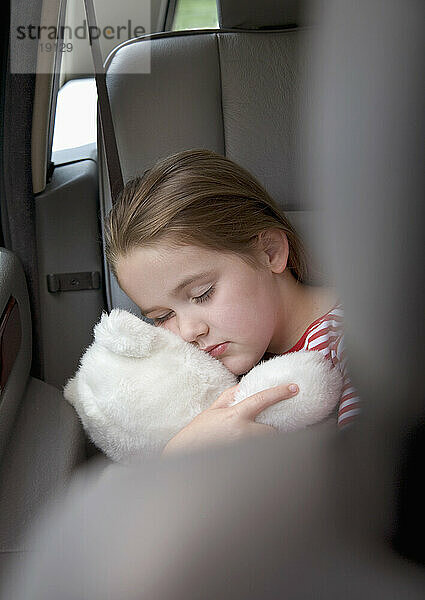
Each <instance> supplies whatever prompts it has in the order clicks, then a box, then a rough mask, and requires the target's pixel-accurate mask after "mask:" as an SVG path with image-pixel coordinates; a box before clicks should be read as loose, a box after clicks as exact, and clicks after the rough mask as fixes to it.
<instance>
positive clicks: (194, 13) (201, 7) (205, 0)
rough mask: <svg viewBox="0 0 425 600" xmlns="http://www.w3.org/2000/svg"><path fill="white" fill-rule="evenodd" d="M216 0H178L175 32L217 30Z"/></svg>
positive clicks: (174, 22)
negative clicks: (183, 30)
mask: <svg viewBox="0 0 425 600" xmlns="http://www.w3.org/2000/svg"><path fill="white" fill-rule="evenodd" d="M217 28H218V16H217V2H216V0H178V1H177V6H176V12H175V14H174V21H173V27H172V29H173V31H180V30H182V29H217Z"/></svg>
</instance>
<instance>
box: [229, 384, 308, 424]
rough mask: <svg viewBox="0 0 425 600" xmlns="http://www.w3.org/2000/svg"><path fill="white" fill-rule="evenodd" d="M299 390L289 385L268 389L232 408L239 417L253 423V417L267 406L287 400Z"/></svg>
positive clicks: (294, 385) (295, 386) (293, 385)
mask: <svg viewBox="0 0 425 600" xmlns="http://www.w3.org/2000/svg"><path fill="white" fill-rule="evenodd" d="M298 391H299V388H298V386H297V385H296V384H294V383H290V384H289V385H288V384H286V383H285V384H283V385H278V386H276V387H273V388H268V389H267V390H263V391H262V392H257V393H256V394H253V395H252V396H249V397H248V398H245V400H242V402H239V404H235V405H234V406H232V408H234V409H235V410H236V411H237V412H238V413H239V415H240V416H241V417H243V418H244V419H249V420H251V421H253V420H254V419H255V417H256V416H257V415H258V414H259V413H260V412H261V411H263V410H264V409H265V408H267V407H268V406H272V405H273V404H276V403H277V402H280V401H281V400H288V398H292V396H296V394H298Z"/></svg>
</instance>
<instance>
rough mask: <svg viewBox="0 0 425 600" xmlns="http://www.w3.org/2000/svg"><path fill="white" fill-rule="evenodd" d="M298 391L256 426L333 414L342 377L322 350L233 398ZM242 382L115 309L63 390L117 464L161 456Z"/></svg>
mask: <svg viewBox="0 0 425 600" xmlns="http://www.w3.org/2000/svg"><path fill="white" fill-rule="evenodd" d="M290 382H295V383H297V384H298V385H299V387H300V392H299V393H298V395H297V396H295V397H294V398H291V399H290V400H285V401H283V402H280V403H279V404H277V405H274V406H271V407H269V408H267V409H266V410H265V411H263V412H262V413H261V414H260V415H259V416H258V417H257V419H256V420H257V421H258V422H262V423H265V424H269V425H273V426H275V427H276V428H277V429H279V430H281V431H290V430H293V429H298V428H300V427H305V426H307V425H311V424H313V423H316V422H318V421H321V420H322V419H324V418H325V417H327V416H328V415H329V414H330V412H331V411H332V409H333V408H334V407H335V405H336V403H337V402H338V399H339V397H340V392H341V377H340V375H339V373H338V371H337V369H333V368H332V367H331V365H330V361H328V360H327V359H326V358H324V357H323V356H322V355H320V354H319V353H318V352H296V353H293V354H289V355H284V356H279V357H276V358H273V359H271V360H269V361H267V362H264V363H261V364H260V365H257V366H256V367H254V368H253V369H252V370H251V371H250V372H249V373H248V374H247V375H245V376H244V377H243V378H242V380H241V382H240V384H239V386H238V390H237V393H236V395H235V402H234V403H237V402H240V401H242V400H243V399H244V398H246V397H248V396H250V395H252V394H253V393H255V392H257V391H260V390H263V389H266V388H268V387H273V386H275V385H278V384H279V383H290ZM235 383H237V379H236V377H235V376H234V375H233V374H232V373H231V372H230V371H228V369H226V368H225V367H224V365H222V364H221V362H219V361H218V360H217V359H215V358H212V357H211V356H210V355H209V354H207V353H205V352H202V351H201V350H199V349H197V348H195V347H194V346H193V345H191V344H189V343H187V342H184V341H183V340H182V339H181V338H179V337H178V336H176V335H174V334H173V333H171V332H169V331H167V330H166V329H164V328H161V327H154V326H153V325H150V324H148V323H146V322H144V321H143V320H142V319H139V318H138V317H136V316H135V315H133V314H131V313H129V312H126V311H124V310H120V309H114V310H112V311H111V313H110V315H107V314H106V313H104V314H103V315H102V318H101V320H100V322H99V323H98V324H97V325H96V326H95V328H94V341H93V343H92V345H91V346H90V347H89V348H88V349H87V350H86V352H85V354H84V355H83V357H82V358H81V361H80V366H79V369H78V371H77V373H76V374H75V376H74V377H73V378H72V379H70V380H69V381H68V383H67V385H66V386H65V389H64V394H65V397H66V399H67V400H68V401H69V402H70V403H71V404H72V405H73V406H74V407H75V409H76V411H77V413H78V415H79V416H80V418H81V421H82V423H83V426H84V428H85V430H86V431H87V433H88V435H89V436H90V438H91V439H92V441H93V442H94V443H95V444H96V445H97V446H98V447H99V448H100V449H101V450H103V451H104V452H105V454H106V455H107V456H109V457H110V458H111V459H112V460H116V461H124V462H125V461H128V460H132V459H134V457H137V456H140V455H143V456H146V455H149V454H154V453H157V452H160V451H161V450H162V448H163V447H164V446H165V444H166V443H167V442H168V441H169V440H170V439H171V438H172V437H173V436H174V435H175V434H176V433H177V432H178V431H180V430H181V429H182V428H183V427H184V426H185V425H187V424H188V423H189V422H190V421H191V420H192V419H193V418H194V417H195V416H196V415H197V414H199V413H200V412H202V411H203V410H205V409H206V408H207V407H208V406H210V405H211V403H212V402H213V401H214V400H215V399H216V398H217V397H218V396H219V395H220V394H221V392H223V391H224V390H225V389H227V388H229V387H231V386H232V385H235Z"/></svg>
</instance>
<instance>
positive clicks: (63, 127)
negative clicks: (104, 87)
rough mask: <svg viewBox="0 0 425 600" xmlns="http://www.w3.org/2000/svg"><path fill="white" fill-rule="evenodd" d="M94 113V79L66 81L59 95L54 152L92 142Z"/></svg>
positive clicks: (95, 94) (94, 132) (95, 95)
mask: <svg viewBox="0 0 425 600" xmlns="http://www.w3.org/2000/svg"><path fill="white" fill-rule="evenodd" d="M96 114H97V92H96V83H95V80H94V78H87V79H72V80H71V81H68V82H67V83H66V84H65V85H64V86H63V87H62V88H61V89H60V90H59V93H58V100H57V105H56V118H55V128H54V135H53V152H56V151H57V150H64V149H65V148H75V147H77V146H84V145H85V144H91V143H93V142H95V141H96Z"/></svg>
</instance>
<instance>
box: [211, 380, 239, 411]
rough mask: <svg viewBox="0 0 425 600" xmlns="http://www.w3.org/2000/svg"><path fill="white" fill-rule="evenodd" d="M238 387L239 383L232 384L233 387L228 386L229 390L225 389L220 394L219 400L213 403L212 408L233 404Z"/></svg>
mask: <svg viewBox="0 0 425 600" xmlns="http://www.w3.org/2000/svg"><path fill="white" fill-rule="evenodd" d="M237 387H238V384H236V385H234V386H232V387H231V388H228V389H227V390H224V392H222V393H221V394H220V396H219V397H218V398H217V400H215V401H214V402H213V403H212V404H211V406H210V408H226V407H227V406H229V404H231V403H232V402H233V400H234V395H235V391H236V388H237Z"/></svg>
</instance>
